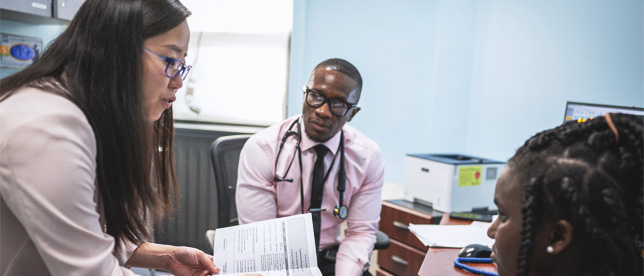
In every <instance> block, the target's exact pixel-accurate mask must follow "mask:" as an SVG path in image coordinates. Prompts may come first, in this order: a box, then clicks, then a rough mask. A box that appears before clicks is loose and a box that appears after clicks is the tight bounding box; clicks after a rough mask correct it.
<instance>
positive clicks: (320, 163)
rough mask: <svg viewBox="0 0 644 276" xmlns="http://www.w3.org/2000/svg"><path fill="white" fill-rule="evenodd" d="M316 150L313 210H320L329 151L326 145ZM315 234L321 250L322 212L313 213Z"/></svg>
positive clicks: (317, 245)
mask: <svg viewBox="0 0 644 276" xmlns="http://www.w3.org/2000/svg"><path fill="white" fill-rule="evenodd" d="M313 149H314V150H315V155H316V156H317V159H315V165H314V166H313V177H312V178H311V179H312V182H313V185H312V187H313V188H312V189H311V207H310V208H311V209H314V208H317V209H319V208H320V207H321V206H322V194H323V191H324V156H326V153H327V152H328V151H329V150H328V149H327V148H326V147H325V146H324V145H321V144H319V145H317V146H315V147H313ZM311 215H312V217H313V232H314V233H315V248H316V249H317V250H318V251H319V250H320V215H321V214H320V212H313V213H312V214H311Z"/></svg>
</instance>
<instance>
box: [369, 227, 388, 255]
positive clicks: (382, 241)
mask: <svg viewBox="0 0 644 276" xmlns="http://www.w3.org/2000/svg"><path fill="white" fill-rule="evenodd" d="M389 245H391V241H390V240H389V236H387V234H385V233H384V232H382V231H380V230H378V232H376V244H374V245H373V249H374V250H383V249H387V248H389Z"/></svg>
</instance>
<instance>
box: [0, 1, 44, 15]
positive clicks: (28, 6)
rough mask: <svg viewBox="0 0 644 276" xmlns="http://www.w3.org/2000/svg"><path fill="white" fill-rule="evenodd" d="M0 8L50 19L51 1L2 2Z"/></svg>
mask: <svg viewBox="0 0 644 276" xmlns="http://www.w3.org/2000/svg"><path fill="white" fill-rule="evenodd" d="M0 8H1V9H5V10H9V11H16V12H21V13H27V14H33V15H40V16H45V17H51V0H11V1H9V0H2V1H0Z"/></svg>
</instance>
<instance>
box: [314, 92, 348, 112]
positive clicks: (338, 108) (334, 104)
mask: <svg viewBox="0 0 644 276" xmlns="http://www.w3.org/2000/svg"><path fill="white" fill-rule="evenodd" d="M327 101H328V102H329V109H330V110H331V113H333V115H335V116H338V117H342V116H344V115H346V114H347V111H349V105H347V104H346V103H343V102H341V101H338V100H333V99H328V98H327V97H324V96H322V95H321V94H320V93H317V92H315V91H313V90H306V103H307V104H308V105H310V106H311V107H313V108H318V107H320V106H322V105H323V104H324V103H325V102H327Z"/></svg>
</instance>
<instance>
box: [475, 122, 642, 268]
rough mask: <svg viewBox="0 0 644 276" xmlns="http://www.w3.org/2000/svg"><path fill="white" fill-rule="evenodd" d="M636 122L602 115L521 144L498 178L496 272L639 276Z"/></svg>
mask: <svg viewBox="0 0 644 276" xmlns="http://www.w3.org/2000/svg"><path fill="white" fill-rule="evenodd" d="M642 128H643V123H642V120H641V119H639V118H637V117H635V116H632V115H625V114H607V115H605V116H602V117H597V118H594V119H592V120H587V121H585V122H576V121H570V122H566V123H564V124H562V125H561V126H559V127H557V128H554V129H550V130H546V131H543V132H541V133H538V134H536V135H535V136H534V137H532V138H530V139H528V140H527V141H526V142H525V144H524V145H523V146H522V147H521V148H519V150H517V153H516V154H515V155H514V156H513V157H512V158H511V159H510V161H509V162H508V165H507V167H506V169H505V170H504V171H503V173H502V175H501V176H500V177H499V181H498V183H497V185H496V191H495V194H494V202H495V203H496V205H497V207H498V209H499V216H498V218H497V219H496V220H495V221H494V222H493V224H492V225H491V226H490V228H489V230H488V235H489V236H490V237H491V238H493V239H496V241H495V244H494V246H493V253H492V256H491V258H492V260H493V261H494V262H495V263H496V265H497V270H498V272H499V275H501V276H506V275H513V276H514V275H519V276H528V275H531V276H537V275H615V276H622V275H643V274H642V273H643V271H642V267H643V261H642V236H643V226H644V222H643V213H642V207H643V205H644V201H643V196H642V191H643V189H644V180H643V175H644V172H643V168H644V165H643V164H642V155H643V149H642V144H643V141H642V140H643V136H644V134H643V133H642Z"/></svg>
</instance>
